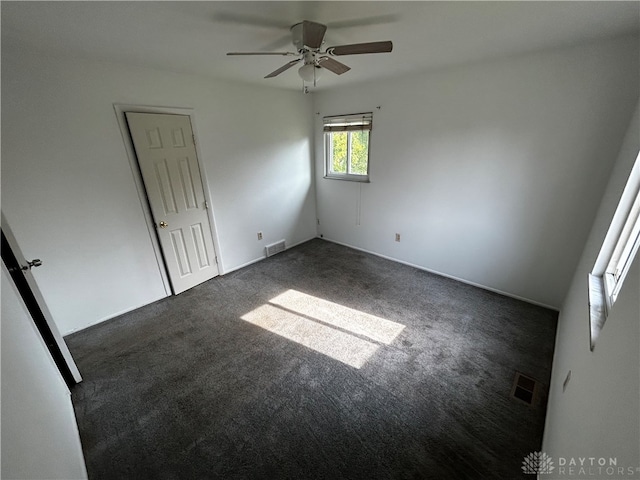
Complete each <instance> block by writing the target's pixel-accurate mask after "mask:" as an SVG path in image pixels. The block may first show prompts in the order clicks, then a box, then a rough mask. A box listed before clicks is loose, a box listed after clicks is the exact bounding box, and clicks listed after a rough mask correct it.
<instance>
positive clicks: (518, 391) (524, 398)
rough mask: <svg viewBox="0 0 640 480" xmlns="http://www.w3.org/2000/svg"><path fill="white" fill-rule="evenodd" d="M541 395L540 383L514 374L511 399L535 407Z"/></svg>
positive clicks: (518, 373)
mask: <svg viewBox="0 0 640 480" xmlns="http://www.w3.org/2000/svg"><path fill="white" fill-rule="evenodd" d="M541 393H542V391H541V388H540V382H538V381H537V380H535V379H533V378H531V377H529V376H527V375H524V374H523V373H520V372H516V376H515V379H514V380H513V387H511V398H515V399H516V400H518V401H520V402H523V403H526V404H527V405H529V406H531V407H536V406H537V405H538V404H539V403H540V396H541Z"/></svg>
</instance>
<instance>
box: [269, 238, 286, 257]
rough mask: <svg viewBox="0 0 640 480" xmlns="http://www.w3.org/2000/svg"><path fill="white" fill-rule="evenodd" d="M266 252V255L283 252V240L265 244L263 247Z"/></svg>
mask: <svg viewBox="0 0 640 480" xmlns="http://www.w3.org/2000/svg"><path fill="white" fill-rule="evenodd" d="M264 248H265V250H266V252H267V257H270V256H272V255H275V254H276V253H280V252H284V250H285V248H284V240H280V241H279V242H276V243H272V244H271V245H267V246H266V247H264Z"/></svg>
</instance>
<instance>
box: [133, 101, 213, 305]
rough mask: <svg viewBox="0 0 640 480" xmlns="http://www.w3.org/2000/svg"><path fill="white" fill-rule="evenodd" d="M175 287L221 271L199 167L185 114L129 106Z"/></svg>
mask: <svg viewBox="0 0 640 480" xmlns="http://www.w3.org/2000/svg"><path fill="white" fill-rule="evenodd" d="M126 116H127V123H128V125H129V131H130V132H131V138H132V140H133V145H134V147H135V150H136V156H137V157H138V163H139V164H140V171H141V173H142V179H143V181H144V185H145V188H146V190H147V197H148V198H149V205H150V207H151V213H152V215H153V218H154V222H155V225H156V230H157V232H158V238H159V240H160V246H161V248H162V252H163V255H164V260H165V263H166V266H167V271H168V274H169V279H170V281H171V285H172V288H173V293H175V294H178V293H180V292H184V291H185V290H187V289H189V288H191V287H193V286H195V285H198V284H200V283H202V282H204V281H205V280H209V279H210V278H213V277H215V276H216V275H218V265H217V262H216V254H215V249H214V246H213V236H212V233H211V225H210V223H209V216H208V214H207V205H206V202H205V198H204V191H203V187H202V179H201V177H200V167H199V165H198V158H197V156H196V149H195V144H194V140H193V132H192V129H191V121H190V119H189V117H188V116H187V115H167V114H157V113H132V112H128V113H127V114H126Z"/></svg>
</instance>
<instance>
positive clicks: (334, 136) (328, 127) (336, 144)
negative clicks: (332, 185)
mask: <svg viewBox="0 0 640 480" xmlns="http://www.w3.org/2000/svg"><path fill="white" fill-rule="evenodd" d="M372 119H373V116H372V114H371V113H359V114H354V115H341V116H337V117H324V119H323V123H324V142H325V146H324V151H325V159H326V166H325V178H335V179H339V180H352V181H355V182H368V181H369V142H370V138H371V124H372Z"/></svg>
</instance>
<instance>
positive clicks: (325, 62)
mask: <svg viewBox="0 0 640 480" xmlns="http://www.w3.org/2000/svg"><path fill="white" fill-rule="evenodd" d="M318 65H320V66H321V67H324V68H326V69H327V70H329V71H331V72H333V73H335V74H336V75H342V74H343V73H346V72H348V71H349V70H351V67H348V66H346V65H345V64H344V63H340V62H339V61H337V60H334V59H333V58H331V57H322V58H320V59H318Z"/></svg>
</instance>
